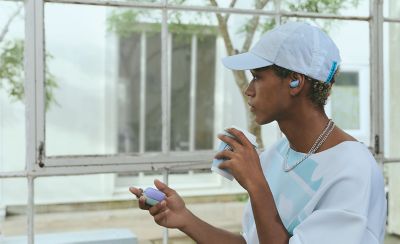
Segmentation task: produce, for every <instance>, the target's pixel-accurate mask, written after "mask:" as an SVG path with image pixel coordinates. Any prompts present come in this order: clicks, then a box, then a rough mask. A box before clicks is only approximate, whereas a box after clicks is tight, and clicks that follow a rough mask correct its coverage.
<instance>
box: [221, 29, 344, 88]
mask: <svg viewBox="0 0 400 244" xmlns="http://www.w3.org/2000/svg"><path fill="white" fill-rule="evenodd" d="M340 61H341V60H340V54H339V49H338V48H337V46H336V45H335V43H334V42H333V41H332V39H331V38H330V37H329V36H328V35H327V34H326V33H325V32H323V31H322V30H321V29H319V28H317V27H315V26H311V25H309V24H307V23H304V22H288V23H286V24H282V25H280V26H278V27H275V28H274V29H272V30H270V31H268V32H267V33H265V34H264V35H263V36H262V37H261V39H260V40H259V41H258V42H257V43H256V44H255V45H254V47H253V48H251V49H250V51H249V52H246V53H241V54H237V55H233V56H229V57H225V58H223V59H222V63H223V64H224V65H225V67H227V68H229V69H233V70H249V69H257V68H261V67H266V66H270V65H273V64H275V65H278V66H280V67H283V68H286V69H289V70H291V71H295V72H298V73H301V74H304V75H306V76H308V77H311V78H314V79H316V80H319V81H324V82H328V83H329V82H330V81H331V79H332V77H333V75H334V74H335V72H336V70H337V68H338V67H339V65H340Z"/></svg>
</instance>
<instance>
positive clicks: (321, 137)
mask: <svg viewBox="0 0 400 244" xmlns="http://www.w3.org/2000/svg"><path fill="white" fill-rule="evenodd" d="M333 128H335V124H334V123H333V121H332V120H331V119H330V120H329V122H328V124H327V125H326V127H325V129H324V130H323V131H322V133H321V134H320V135H319V136H318V138H317V140H316V141H315V142H314V145H313V146H312V147H311V149H310V151H308V153H307V154H306V155H305V156H304V157H303V158H301V159H300V160H299V161H297V162H296V163H295V164H294V165H293V166H290V167H289V165H288V159H289V152H290V145H289V146H288V150H287V152H286V155H285V161H284V163H283V164H282V166H283V170H284V171H285V172H289V171H291V170H292V169H294V168H296V167H297V165H299V164H300V163H301V162H303V161H304V160H306V159H307V158H308V157H310V156H311V154H313V153H315V152H316V151H317V150H318V149H319V148H320V147H321V145H322V144H323V143H324V142H325V141H326V139H327V138H328V136H329V135H330V134H331V132H332V130H333Z"/></svg>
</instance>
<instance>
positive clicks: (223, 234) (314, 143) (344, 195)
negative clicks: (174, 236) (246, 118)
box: [130, 22, 386, 244]
mask: <svg viewBox="0 0 400 244" xmlns="http://www.w3.org/2000/svg"><path fill="white" fill-rule="evenodd" d="M223 63H224V65H225V66H226V67H228V68H230V69H233V70H250V71H251V73H252V74H253V79H252V80H251V82H250V84H249V86H248V88H247V90H246V91H245V94H246V95H247V96H248V104H249V106H250V109H251V111H252V112H253V113H254V114H255V118H256V122H257V123H258V124H260V125H262V124H268V123H270V122H272V121H277V122H278V125H279V127H280V129H281V131H282V132H283V134H285V138H283V139H281V140H279V141H278V142H277V143H276V144H275V145H274V146H272V147H271V148H270V149H269V150H268V151H266V152H263V153H262V154H261V155H260V156H259V155H258V154H257V152H256V151H255V149H254V148H253V146H252V145H251V143H250V142H249V141H248V140H247V138H246V137H245V136H244V135H243V133H242V132H240V131H238V130H236V129H229V130H228V132H229V133H231V134H233V135H234V136H236V138H237V140H234V139H232V138H230V137H227V136H223V135H220V136H219V138H220V139H221V140H223V141H225V142H226V143H228V144H229V145H230V146H231V147H232V149H233V150H232V151H223V152H220V153H218V154H217V155H216V156H215V157H216V158H224V159H227V160H226V161H224V162H223V163H222V164H221V166H220V168H224V169H229V170H230V171H231V172H232V175H233V176H234V177H235V179H236V180H237V181H238V182H239V183H240V184H241V185H242V186H243V188H244V189H246V190H247V192H248V194H249V202H248V204H247V206H246V208H245V210H244V216H243V233H242V234H241V235H239V234H234V233H229V232H227V231H224V230H221V229H218V228H215V227H213V226H211V225H209V224H208V223H205V222H203V221H202V220H200V219H199V218H198V217H196V216H194V215H193V214H192V213H191V212H190V211H189V210H188V209H187V208H186V207H185V203H184V202H183V201H182V199H181V197H180V196H179V195H178V194H177V193H176V192H175V191H174V190H172V189H170V188H169V187H167V186H166V185H165V184H163V183H162V182H160V181H157V180H156V181H155V185H156V187H157V188H158V189H160V190H161V191H163V192H164V193H165V194H166V195H167V198H166V200H164V201H162V202H161V203H159V204H157V205H156V206H153V207H149V206H147V205H145V203H144V201H145V199H144V198H143V196H141V193H142V191H141V190H140V189H137V188H134V187H132V188H130V191H131V192H132V193H133V194H135V195H136V196H137V197H140V198H139V206H140V208H142V209H148V210H149V212H150V214H151V215H152V216H153V217H154V220H155V221H156V222H157V223H158V224H159V225H162V226H165V227H169V228H178V229H180V230H181V231H183V232H184V233H186V234H187V235H189V236H190V237H191V238H193V239H194V240H195V241H196V242H197V243H207V244H210V243H229V244H231V243H232V244H234V243H251V244H253V243H265V244H288V243H290V244H321V243H324V244H379V243H383V238H384V232H385V231H384V230H385V220H386V199H385V194H384V182H383V177H382V174H381V172H380V170H379V168H378V166H377V163H376V161H375V159H374V157H373V156H372V155H371V153H370V152H369V150H368V148H367V147H366V146H364V145H363V144H362V143H360V142H358V141H357V140H356V139H354V138H353V137H351V136H350V135H348V134H346V133H345V132H344V131H342V130H341V129H339V128H338V127H336V126H335V125H334V123H333V121H332V120H330V119H329V118H328V117H327V115H326V114H325V111H324V105H325V103H326V99H327V97H328V96H329V92H330V89H331V86H332V84H333V83H334V75H335V73H336V71H337V69H338V67H339V64H340V56H339V50H338V48H337V47H336V45H335V44H334V43H333V41H332V40H331V39H330V38H329V37H328V36H327V35H326V34H325V33H324V32H323V31H321V30H320V29H318V28H316V27H313V26H311V25H308V24H306V23H297V22H291V23H287V24H284V25H281V26H279V27H277V28H275V29H273V30H271V31H269V32H267V33H266V34H265V35H264V36H262V38H261V40H260V41H259V42H258V43H257V44H256V45H255V46H254V47H253V48H252V49H251V50H250V51H249V52H247V53H243V54H238V55H234V56H231V57H227V58H225V59H224V60H223Z"/></svg>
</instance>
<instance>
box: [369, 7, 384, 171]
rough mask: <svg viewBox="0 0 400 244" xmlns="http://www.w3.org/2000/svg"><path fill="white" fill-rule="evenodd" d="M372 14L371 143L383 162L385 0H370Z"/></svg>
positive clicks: (379, 159) (378, 158)
mask: <svg viewBox="0 0 400 244" xmlns="http://www.w3.org/2000/svg"><path fill="white" fill-rule="evenodd" d="M370 16H371V19H370V65H371V66H370V67H371V69H370V73H371V75H370V77H371V145H372V146H373V149H374V153H375V158H376V159H377V161H378V162H379V163H382V161H383V150H384V122H383V117H384V114H383V112H384V104H383V97H384V90H383V85H384V84H383V83H384V82H383V22H384V17H383V0H370Z"/></svg>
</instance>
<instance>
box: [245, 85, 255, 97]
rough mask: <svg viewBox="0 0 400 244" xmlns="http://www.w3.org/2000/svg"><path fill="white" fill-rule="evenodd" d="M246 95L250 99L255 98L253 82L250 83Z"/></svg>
mask: <svg viewBox="0 0 400 244" xmlns="http://www.w3.org/2000/svg"><path fill="white" fill-rule="evenodd" d="M244 94H245V95H246V96H249V97H254V95H255V92H254V84H253V81H250V83H249V85H248V86H247V88H246V90H244Z"/></svg>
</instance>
